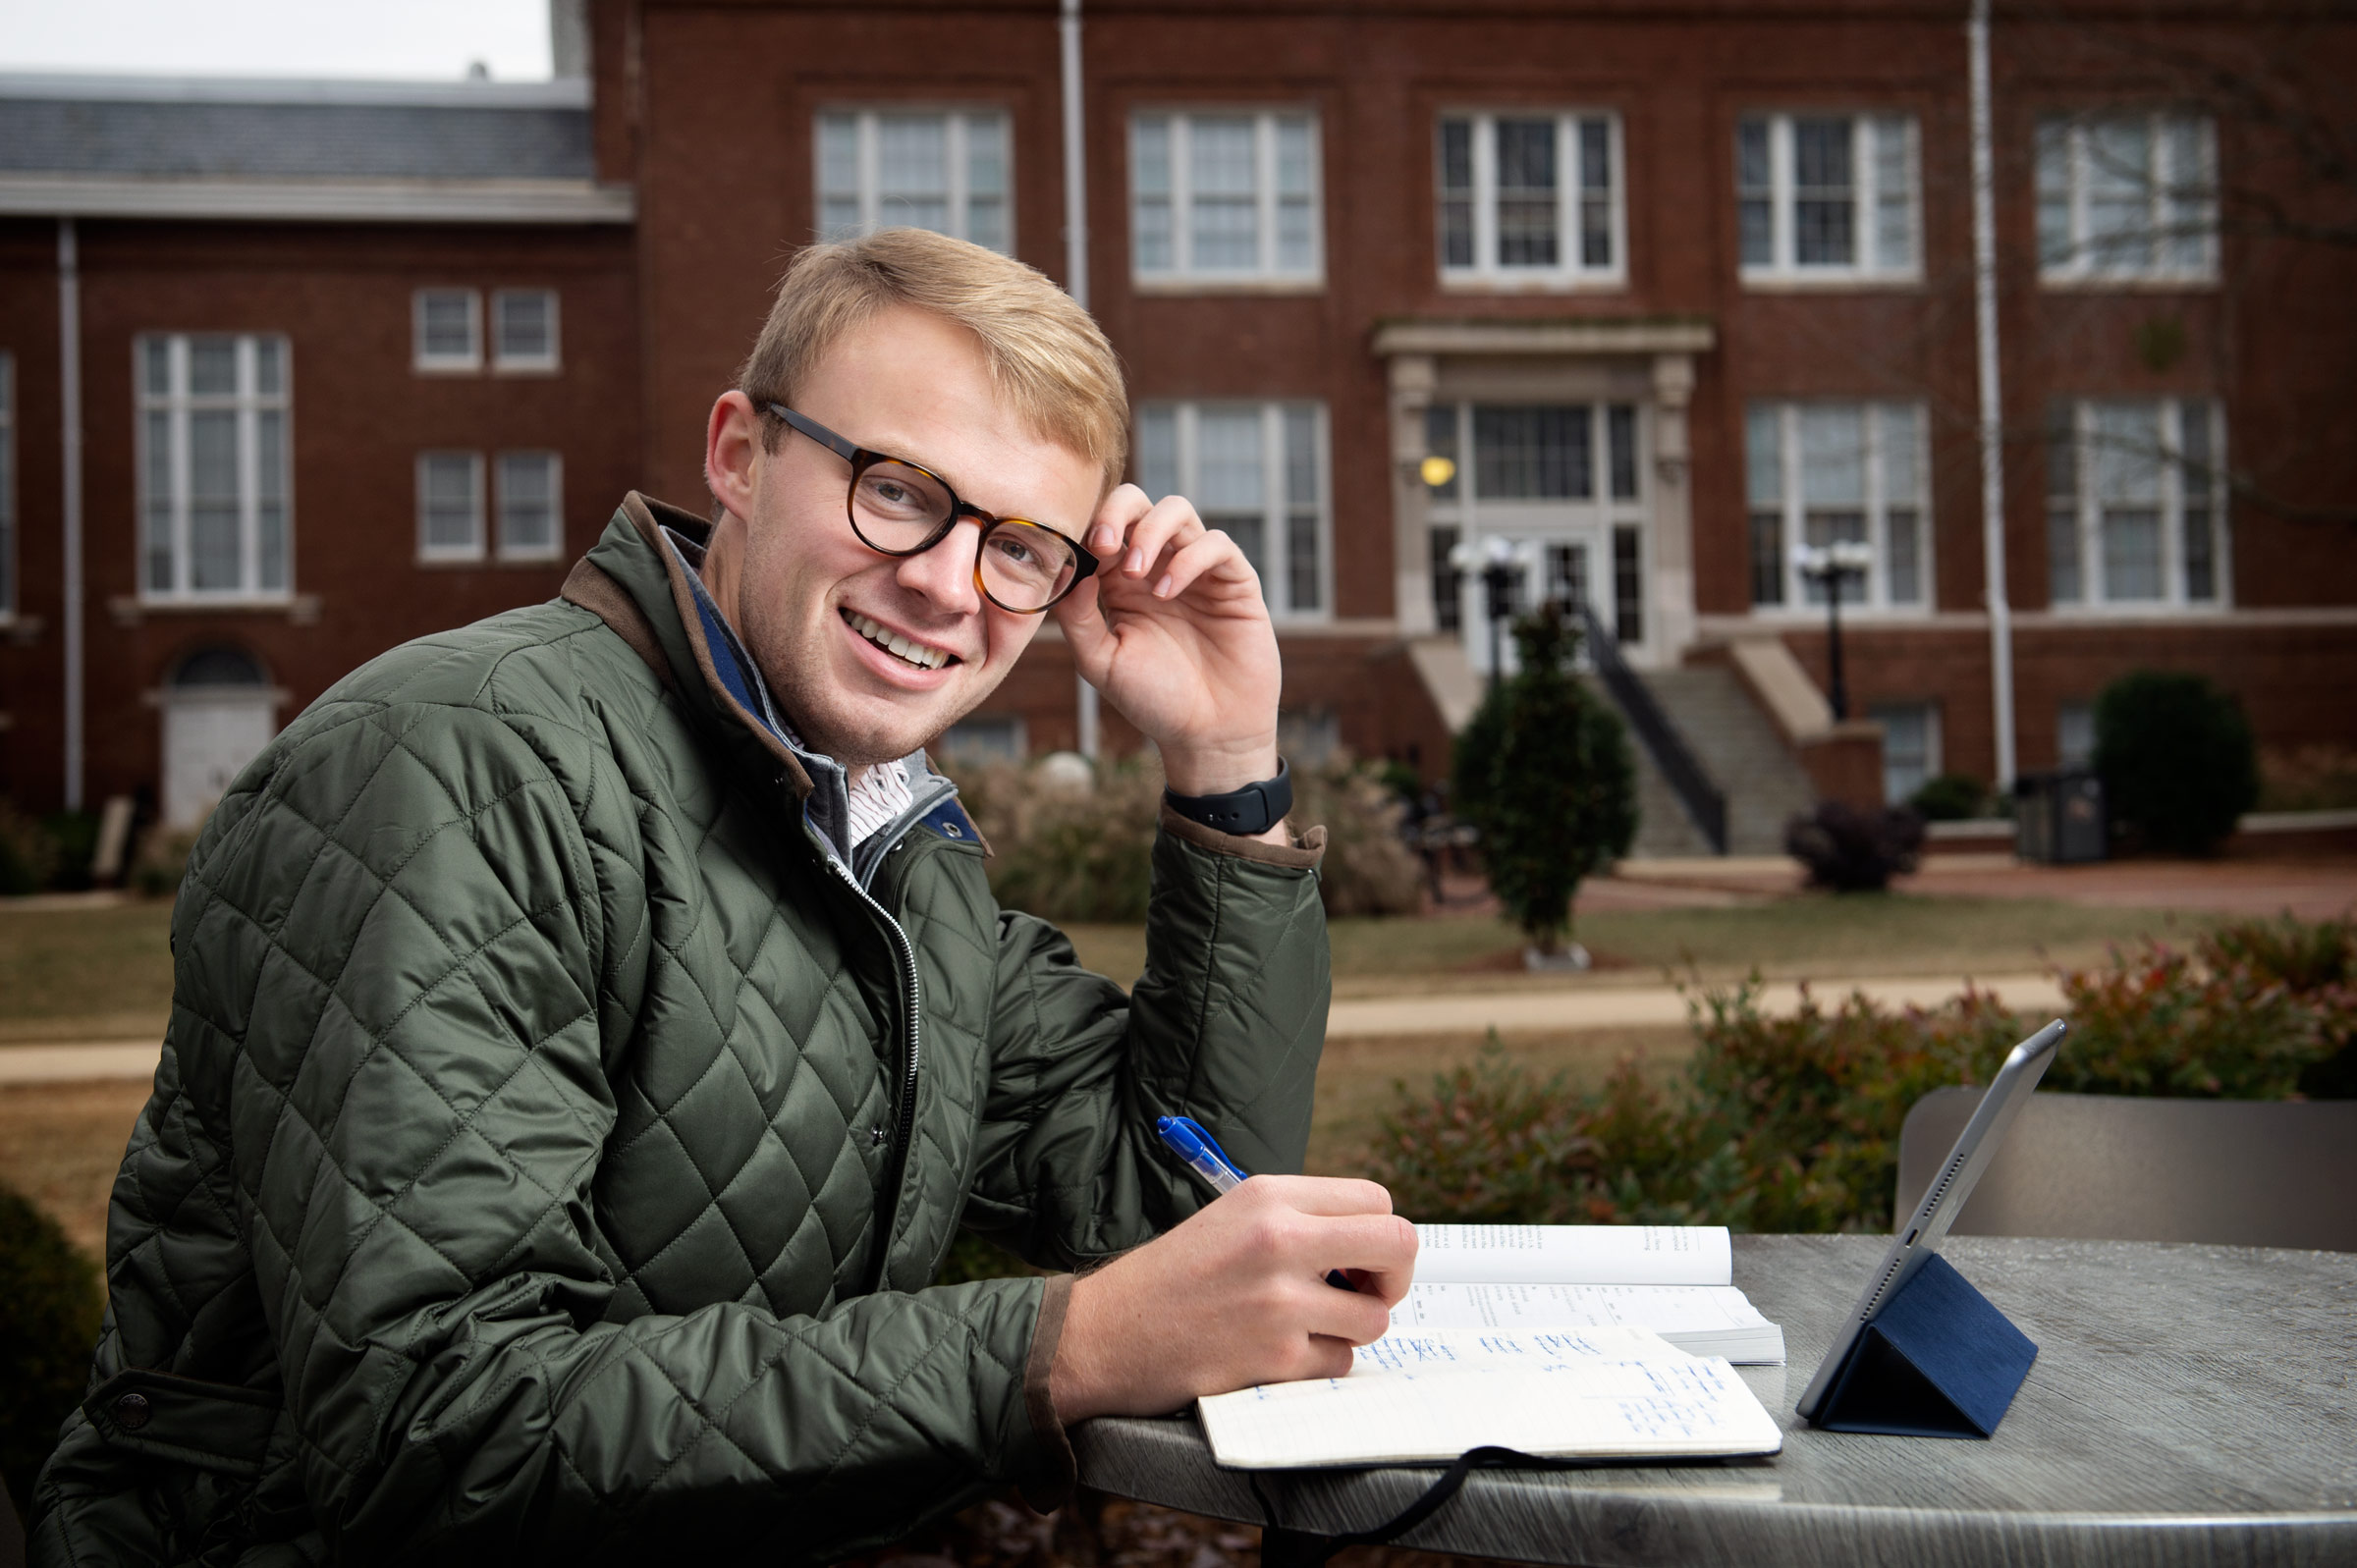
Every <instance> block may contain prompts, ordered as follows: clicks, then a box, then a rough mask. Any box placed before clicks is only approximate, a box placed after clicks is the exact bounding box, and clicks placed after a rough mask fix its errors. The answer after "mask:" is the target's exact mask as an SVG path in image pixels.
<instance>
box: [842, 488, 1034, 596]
mask: <svg viewBox="0 0 2357 1568" xmlns="http://www.w3.org/2000/svg"><path fill="white" fill-rule="evenodd" d="M956 505H957V503H956V501H955V499H954V498H953V497H952V496H951V494H950V489H949V487H948V486H947V485H945V484H943V483H942V482H941V481H940V480H939V479H936V478H935V477H934V476H933V475H931V474H929V473H927V472H925V471H924V470H923V469H922V468H918V467H915V466H913V465H912V464H909V463H905V462H900V461H896V460H892V459H889V458H887V459H884V460H880V461H877V462H874V463H872V464H870V465H869V466H868V467H867V468H865V469H864V470H862V471H861V473H860V474H859V476H858V478H857V479H856V480H855V481H854V482H853V483H852V485H851V525H852V526H853V527H854V528H856V529H857V530H858V532H859V537H860V538H862V539H864V540H866V541H867V542H868V543H869V544H870V545H872V546H874V547H875V548H876V549H878V550H882V551H885V552H887V553H889V554H892V555H906V554H909V553H911V552H914V551H917V550H921V549H924V548H925V547H926V546H927V545H928V544H931V543H933V542H934V541H935V540H936V539H937V538H939V537H940V536H941V535H943V534H944V533H946V532H947V524H948V523H949V522H950V520H951V514H952V509H953V508H954V507H955V506H956ZM980 568H981V573H982V587H983V591H984V592H986V593H988V594H989V595H990V597H991V598H992V599H993V600H994V601H996V602H997V603H998V604H999V605H1000V606H1002V607H1003V608H1005V609H1008V610H1017V611H1030V610H1042V609H1045V608H1046V607H1047V606H1049V605H1051V604H1054V603H1055V602H1056V600H1057V598H1058V597H1059V596H1060V595H1062V594H1063V593H1064V591H1065V589H1066V588H1067V587H1069V586H1070V584H1071V581H1072V577H1073V575H1074V573H1075V572H1076V571H1077V569H1078V568H1079V558H1078V556H1076V555H1075V554H1074V553H1073V550H1072V543H1071V541H1070V540H1069V539H1067V538H1066V537H1065V536H1064V535H1063V534H1060V533H1058V532H1057V531H1056V530H1055V529H1053V528H1044V527H1041V526H1039V525H1038V524H1036V523H1031V522H1026V521H1023V520H1021V519H1019V518H1014V517H1009V518H1004V519H1002V520H1000V521H998V522H996V523H993V524H992V525H991V526H990V527H989V528H987V529H986V530H985V531H984V536H983V540H982V555H981V562H980Z"/></svg>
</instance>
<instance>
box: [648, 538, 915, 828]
mask: <svg viewBox="0 0 2357 1568" xmlns="http://www.w3.org/2000/svg"><path fill="white" fill-rule="evenodd" d="M663 537H664V539H665V541H666V542H667V543H668V544H669V545H670V546H671V550H672V553H673V554H674V555H675V556H677V557H678V558H679V562H680V565H681V567H682V568H684V569H685V573H686V577H687V587H688V591H689V592H690V593H692V594H693V595H694V596H695V610H696V615H697V618H698V619H700V620H701V621H702V622H703V623H704V642H705V645H706V646H707V647H709V648H710V649H711V651H712V669H713V673H714V674H716V675H718V676H720V683H721V684H722V685H724V686H726V687H727V688H728V691H729V695H730V696H732V697H735V698H736V699H737V701H738V703H739V705H740V706H741V707H742V708H743V709H744V711H745V712H747V713H749V714H751V715H752V716H753V717H754V718H756V719H758V720H760V721H761V723H762V724H763V725H764V726H765V727H767V729H768V730H769V732H770V733H771V734H773V735H775V736H777V737H778V739H780V740H782V741H784V742H785V743H786V744H787V745H788V746H790V747H792V748H793V749H794V753H795V756H796V757H798V758H800V759H801V761H802V764H803V771H804V772H806V773H808V774H809V775H810V783H811V785H812V798H811V801H810V820H811V824H812V826H814V827H816V828H818V829H819V830H820V831H821V832H822V833H824V835H825V836H826V838H827V840H828V843H829V846H830V847H831V848H832V849H833V850H834V851H835V854H836V857H837V858H838V859H841V860H846V861H848V860H850V858H851V856H852V852H853V851H854V850H855V849H857V848H858V847H859V845H861V844H862V843H864V842H866V841H867V839H868V838H871V837H873V836H874V835H875V834H877V833H878V832H880V831H882V830H883V829H885V828H887V827H889V826H891V825H892V824H893V823H894V822H896V821H898V820H899V819H900V817H901V815H902V814H903V813H904V812H905V811H907V809H908V808H909V806H910V805H911V804H913V803H914V801H915V798H916V796H915V792H914V790H913V789H912V788H911V787H910V785H909V779H908V764H909V761H910V760H911V758H921V757H922V756H923V753H922V752H921V751H920V752H915V753H911V756H910V757H904V758H902V759H901V760H899V761H897V762H879V763H875V764H872V765H870V766H869V767H868V769H867V770H866V772H864V773H862V774H861V775H860V776H859V782H858V783H857V784H851V783H850V775H849V773H848V772H847V771H846V769H845V768H844V767H843V765H842V764H841V763H839V762H837V761H836V760H835V759H834V758H832V757H830V756H827V755H826V754H824V753H823V752H817V751H812V750H811V749H810V748H809V747H808V746H805V745H804V744H802V737H801V736H800V735H798V734H796V733H795V730H794V726H793V725H791V724H789V723H788V722H787V720H786V718H785V716H784V715H782V714H781V713H779V712H778V707H777V704H776V703H775V702H774V701H773V700H772V699H771V697H770V694H769V682H768V681H766V680H764V679H762V678H761V667H760V666H759V665H757V664H755V663H754V662H753V658H752V655H751V654H750V653H748V652H746V650H745V647H744V644H743V643H741V642H740V641H739V640H738V638H737V628H736V627H734V626H732V625H730V624H729V621H728V618H727V617H726V616H724V615H722V614H721V613H720V606H719V605H717V604H715V603H714V602H713V599H712V595H711V593H710V592H709V591H708V590H707V589H706V588H705V587H704V579H703V574H702V569H701V568H702V567H703V554H704V552H703V549H702V547H701V546H699V545H697V544H696V543H695V542H694V541H692V540H689V539H685V538H683V537H682V536H681V535H680V534H678V533H677V532H675V531H673V530H672V529H670V528H666V529H664V530H663Z"/></svg>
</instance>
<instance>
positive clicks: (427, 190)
mask: <svg viewBox="0 0 2357 1568" xmlns="http://www.w3.org/2000/svg"><path fill="white" fill-rule="evenodd" d="M0 216H4V217H57V218H188V219H209V220H214V221H227V222H249V223H250V222H300V223H512V224H581V223H592V224H628V223H633V222H635V221H636V220H637V216H638V197H637V192H636V190H635V189H633V188H631V187H630V186H628V185H606V184H600V183H598V182H596V181H592V180H234V179H188V178H182V177H174V178H169V179H165V178H137V177H124V176H82V175H35V174H6V175H0Z"/></svg>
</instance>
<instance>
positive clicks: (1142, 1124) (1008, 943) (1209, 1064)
mask: <svg viewBox="0 0 2357 1568" xmlns="http://www.w3.org/2000/svg"><path fill="white" fill-rule="evenodd" d="M1324 844H1325V833H1324V830H1323V829H1313V830H1311V833H1310V835H1309V837H1308V838H1307V839H1306V840H1305V846H1304V847H1298V848H1290V849H1288V848H1278V847H1275V846H1272V845H1268V844H1262V843H1257V842H1254V841H1252V840H1248V839H1239V838H1231V837H1229V836H1228V835H1226V834H1221V833H1216V832H1213V831H1212V830H1210V829H1207V828H1201V827H1198V826H1196V825H1195V824H1193V823H1190V822H1187V821H1185V820H1184V819H1183V818H1180V817H1178V816H1177V815H1176V814H1174V813H1172V812H1170V811H1168V810H1167V809H1166V810H1165V811H1164V813H1163V819H1162V831H1161V833H1160V835H1159V836H1158V837H1157V838H1156V839H1155V843H1154V861H1153V875H1154V881H1153V892H1152V897H1151V902H1150V903H1149V905H1148V908H1147V914H1146V970H1145V974H1144V975H1143V976H1142V977H1141V978H1140V979H1139V981H1138V983H1137V987H1136V990H1135V991H1134V992H1133V993H1132V994H1131V995H1129V996H1127V997H1124V996H1123V995H1122V992H1121V988H1120V987H1118V986H1116V985H1114V984H1113V983H1112V982H1111V981H1109V980H1107V979H1105V978H1104V977H1103V976H1101V975H1095V974H1091V973H1089V972H1088V971H1086V970H1084V969H1082V968H1080V967H1079V965H1078V963H1077V961H1076V960H1075V958H1074V956H1073V952H1072V947H1071V945H1070V943H1069V942H1068V941H1067V940H1066V939H1065V938H1064V936H1063V935H1062V933H1060V932H1058V931H1056V930H1055V929H1054V928H1053V927H1051V926H1049V925H1047V924H1046V923H1044V922H1042V921H1039V920H1036V919H1033V918H1032V917H1030V916H1028V915H1020V914H1014V913H1006V914H1002V915H1001V916H1000V921H999V931H1000V951H999V990H998V1000H997V1008H996V1014H995V1027H994V1034H993V1041H992V1049H993V1055H992V1065H993V1084H992V1093H991V1096H990V1099H989V1101H988V1103H987V1105H986V1107H985V1110H984V1126H983V1128H982V1132H981V1135H980V1139H979V1144H978V1154H979V1159H978V1161H977V1163H976V1173H975V1177H974V1184H973V1191H972V1194H971V1196H970V1198H969V1200H968V1204H967V1208H966V1223H967V1224H968V1225H970V1226H971V1227H972V1228H974V1229H976V1230H978V1231H981V1232H982V1233H984V1234H987V1235H994V1236H996V1237H998V1238H999V1239H1001V1240H1003V1241H1005V1242H1006V1243H1007V1244H1008V1245H1010V1246H1012V1247H1014V1248H1015V1249H1016V1250H1017V1251H1019V1252H1021V1253H1022V1254H1023V1255H1024V1256H1025V1257H1027V1258H1029V1259H1031V1260H1032V1261H1033V1262H1035V1263H1040V1264H1052V1265H1058V1266H1063V1267H1073V1266H1077V1265H1081V1264H1085V1263H1088V1262H1090V1261H1093V1260H1096V1259H1101V1258H1105V1257H1108V1256H1111V1255H1112V1254H1114V1253H1117V1252H1120V1251H1122V1250H1123V1249H1124V1248H1127V1247H1133V1246H1136V1245H1138V1244H1139V1243H1141V1242H1143V1241H1146V1240H1148V1239H1150V1238H1151V1237H1152V1236H1153V1235H1155V1234H1156V1233H1158V1232H1160V1231H1162V1230H1164V1229H1167V1228H1169V1227H1170V1226H1171V1225H1173V1224H1176V1223H1177V1222H1178V1220H1180V1219H1183V1218H1185V1217H1187V1216H1188V1215H1190V1214H1192V1213H1194V1211H1195V1210H1196V1209H1197V1208H1199V1207H1201V1205H1202V1203H1203V1202H1204V1200H1205V1198H1206V1197H1207V1196H1208V1195H1207V1194H1206V1193H1204V1191H1203V1190H1202V1188H1201V1185H1200V1183H1199V1182H1198V1181H1197V1180H1196V1178H1195V1177H1194V1176H1193V1175H1192V1174H1191V1173H1190V1172H1189V1171H1188V1170H1187V1169H1186V1167H1185V1166H1184V1165H1182V1164H1180V1163H1179V1162H1178V1160H1177V1159H1176V1158H1175V1157H1174V1156H1173V1155H1172V1154H1171V1153H1170V1151H1169V1150H1168V1149H1167V1148H1165V1147H1164V1146H1163V1143H1162V1141H1161V1139H1160V1138H1158V1137H1157V1136H1155V1132H1154V1121H1155V1118H1156V1117H1158V1116H1163V1115H1190V1116H1193V1117H1194V1118H1195V1119H1196V1120H1198V1121H1200V1122H1202V1123H1203V1125H1204V1126H1206V1127H1208V1128H1210V1129H1211V1130H1212V1132H1213V1133H1214V1135H1215V1136H1217V1137H1218V1138H1219V1140H1220V1142H1221V1144H1222V1146H1223V1147H1225V1148H1226V1149H1227V1151H1228V1152H1229V1153H1230V1154H1231V1155H1233V1157H1234V1158H1235V1160H1236V1161H1237V1162H1238V1163H1240V1164H1241V1165H1242V1166H1243V1167H1244V1168H1245V1169H1246V1170H1249V1171H1265V1172H1289V1171H1297V1170H1299V1169H1300V1168H1301V1159H1302V1155H1303V1153H1304V1152H1305V1151H1306V1150H1307V1148H1308V1145H1309V1112H1310V1100H1311V1095H1312V1091H1313V1090H1314V1088H1315V1086H1316V1080H1317V1069H1318V1054H1319V1051H1320V1049H1321V1047H1322V1046H1323V1045H1324V1043H1325V1036H1326V1010H1327V1002H1328V1000H1329V998H1330V995H1331V991H1332V981H1331V968H1330V959H1329V955H1328V951H1327V945H1326V915H1325V909H1324V907H1323V905H1322V904H1321V903H1320V902H1319V898H1318V883H1317V871H1316V866H1317V862H1318V859H1319V857H1320V855H1321V853H1322V851H1323V848H1324Z"/></svg>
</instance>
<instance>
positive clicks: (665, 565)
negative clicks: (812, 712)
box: [565, 490, 811, 802]
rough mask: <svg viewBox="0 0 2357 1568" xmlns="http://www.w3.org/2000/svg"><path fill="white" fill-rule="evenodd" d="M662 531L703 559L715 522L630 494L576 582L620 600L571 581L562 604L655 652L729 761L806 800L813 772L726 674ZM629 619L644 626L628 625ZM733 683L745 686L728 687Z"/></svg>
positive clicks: (661, 671) (727, 657)
mask: <svg viewBox="0 0 2357 1568" xmlns="http://www.w3.org/2000/svg"><path fill="white" fill-rule="evenodd" d="M666 528H668V529H670V530H671V531H672V532H674V533H677V534H678V535H680V536H681V537H682V538H684V539H685V540H687V541H688V542H689V543H690V544H691V545H693V546H694V547H695V548H696V549H697V550H698V551H699V552H700V551H701V550H702V549H703V548H704V547H705V546H706V545H708V544H709V543H711V539H712V525H711V524H710V523H709V522H706V521H705V520H704V519H703V518H701V517H698V516H697V515H695V514H693V513H691V512H685V511H683V510H681V509H680V508H678V507H674V506H669V505H666V504H665V503H663V502H660V501H656V500H654V499H653V498H651V497H649V496H644V495H641V494H639V493H638V492H637V491H635V490H633V491H631V492H630V494H629V495H627V496H625V497H624V498H623V502H622V505H621V507H620V508H618V509H617V510H616V512H615V514H614V516H613V518H612V519H611V520H610V521H609V522H607V524H606V531H605V533H604V534H602V535H601V536H600V537H599V539H598V541H597V543H596V544H595V545H592V546H591V547H590V549H589V553H588V554H587V555H586V556H584V557H582V558H581V565H580V567H576V568H575V577H576V578H579V577H584V576H585V575H586V573H585V572H584V571H583V570H582V568H592V569H594V570H595V571H596V572H597V573H599V574H600V575H602V576H604V577H606V578H608V579H610V580H611V581H612V582H613V584H614V585H615V586H616V587H618V588H620V589H621V590H622V591H621V593H620V594H619V595H616V594H610V593H601V592H597V591H595V587H594V584H593V583H592V585H591V587H590V591H586V592H581V591H576V587H575V583H574V579H572V578H569V579H567V585H566V589H565V597H566V598H568V599H570V600H572V601H573V602H575V603H576V604H579V605H581V606H582V607H583V608H584V609H586V610H588V611H590V612H591V613H592V614H594V615H596V616H598V617H599V618H600V619H601V620H603V621H605V622H606V623H607V624H608V625H611V626H613V627H614V629H615V630H616V631H617V632H619V633H620V634H621V635H622V637H623V640H624V641H626V642H629V643H630V645H631V646H632V647H634V648H636V649H637V650H638V652H639V654H640V656H641V657H646V658H647V662H648V663H649V664H655V659H654V658H652V657H648V655H649V653H650V649H651V652H652V653H653V654H656V655H659V656H660V658H661V661H662V662H661V664H658V665H656V674H657V675H659V676H661V675H665V674H668V676H669V678H668V679H667V681H666V684H668V685H669V686H670V687H671V688H672V690H673V692H674V693H675V694H677V695H678V696H679V698H680V700H681V703H682V705H683V706H684V707H685V709H686V710H687V712H688V714H689V716H690V717H691V718H692V719H693V720H694V721H696V723H697V724H698V725H699V727H700V728H703V729H705V730H710V731H712V732H713V733H715V734H716V736H717V737H718V738H720V739H721V741H722V743H723V745H724V746H725V748H726V749H727V750H728V751H729V753H730V755H731V757H732V760H736V761H740V762H741V763H742V764H744V765H746V766H751V767H756V768H762V769H765V771H767V772H768V773H769V774H771V775H773V776H775V777H777V778H778V782H779V783H780V784H784V785H785V786H786V787H787V788H788V789H789V790H791V791H792V793H793V795H794V797H795V800H796V801H797V802H799V801H804V800H807V799H808V798H809V797H810V792H811V782H810V774H809V772H808V770H807V769H805V768H804V767H803V765H802V758H801V756H800V754H799V753H798V752H797V751H796V750H795V748H794V747H793V746H790V745H788V744H787V743H786V740H785V738H784V737H783V736H782V735H780V734H779V733H778V732H777V731H776V730H773V729H771V728H770V726H769V724H768V723H767V720H766V716H765V715H763V714H761V713H760V712H759V711H758V706H759V703H760V698H759V696H758V695H757V693H756V692H755V691H754V689H752V688H751V687H750V686H749V685H748V684H747V683H746V682H745V681H744V680H743V678H742V673H741V671H733V672H732V673H735V674H738V675H739V678H738V680H737V681H735V682H734V683H732V682H731V681H730V680H729V679H728V678H727V677H726V676H723V674H722V669H721V665H722V662H726V663H728V664H730V665H732V666H733V665H735V663H736V660H735V657H734V655H733V654H732V653H730V652H728V651H725V650H716V649H715V648H714V647H713V646H712V641H711V639H710V638H709V637H708V636H707V635H706V633H705V630H704V622H703V617H702V615H701V614H700V613H699V612H698V609H697V605H696V586H697V585H696V584H695V583H694V582H692V581H691V580H690V577H689V573H688V571H687V568H686V567H685V565H684V564H683V563H682V562H681V560H680V557H679V553H678V552H677V551H675V550H673V549H672V548H671V547H670V546H669V545H668V544H666V543H665V542H664V539H663V530H664V529H666ZM632 612H635V615H634V616H633V614H632ZM632 621H635V622H638V624H630V622H632ZM716 653H718V655H719V658H718V660H716V659H715V654H716ZM733 684H734V685H735V686H736V687H737V688H739V689H732V685H733ZM740 690H741V692H742V695H740ZM747 699H750V703H749V705H748V700H747Z"/></svg>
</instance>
